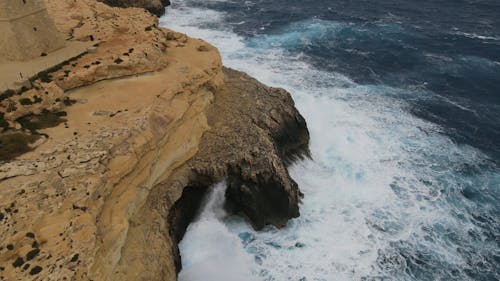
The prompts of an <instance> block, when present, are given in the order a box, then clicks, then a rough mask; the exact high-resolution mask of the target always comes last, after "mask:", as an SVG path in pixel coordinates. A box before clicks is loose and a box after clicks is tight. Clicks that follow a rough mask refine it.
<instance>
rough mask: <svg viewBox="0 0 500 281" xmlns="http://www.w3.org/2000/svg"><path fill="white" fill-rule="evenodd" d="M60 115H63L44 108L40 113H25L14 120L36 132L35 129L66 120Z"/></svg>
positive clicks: (52, 125) (51, 125)
mask: <svg viewBox="0 0 500 281" xmlns="http://www.w3.org/2000/svg"><path fill="white" fill-rule="evenodd" d="M62 116H64V115H63V114H61V113H59V112H57V113H54V112H50V111H48V110H44V111H43V112H42V114H38V115H34V114H30V115H26V116H23V117H20V118H18V119H17V120H16V121H17V122H19V124H21V126H22V127H23V128H24V129H27V130H30V131H31V132H32V133H36V131H37V130H40V129H45V128H50V127H54V126H57V125H59V124H60V123H62V122H64V121H66V120H64V119H62V118H61V117H62Z"/></svg>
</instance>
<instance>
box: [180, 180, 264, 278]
mask: <svg viewBox="0 0 500 281" xmlns="http://www.w3.org/2000/svg"><path fill="white" fill-rule="evenodd" d="M225 192H226V184H225V182H221V183H218V184H216V185H214V186H212V187H211V190H210V192H209V194H208V195H207V197H206V198H205V200H204V203H203V204H202V207H201V212H200V214H199V215H198V217H197V218H196V219H195V221H194V222H192V223H191V224H190V225H189V227H188V229H187V231H186V235H185V236H184V239H183V240H182V241H181V243H180V244H179V249H180V251H181V253H182V256H181V258H182V271H181V273H180V275H179V280H180V281H221V280H228V281H229V280H231V281H251V280H254V279H253V277H252V275H251V272H250V271H249V269H248V267H247V266H246V264H248V263H251V262H252V261H251V258H250V256H249V255H248V254H247V253H246V252H245V250H244V249H243V246H242V245H241V241H240V240H239V239H238V238H237V237H236V236H234V235H233V234H232V233H230V232H229V231H228V229H227V227H226V226H225V225H224V223H223V222H222V220H223V219H225V218H226V217H227V213H226V212H225V210H224V201H225Z"/></svg>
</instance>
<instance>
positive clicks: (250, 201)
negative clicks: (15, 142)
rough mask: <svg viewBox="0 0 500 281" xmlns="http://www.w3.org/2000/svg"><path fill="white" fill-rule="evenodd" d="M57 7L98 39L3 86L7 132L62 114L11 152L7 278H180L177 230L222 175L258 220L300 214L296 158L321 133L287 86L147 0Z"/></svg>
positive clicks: (55, 1)
mask: <svg viewBox="0 0 500 281" xmlns="http://www.w3.org/2000/svg"><path fill="white" fill-rule="evenodd" d="M47 7H48V11H49V14H51V15H52V16H53V17H54V21H55V23H56V26H57V27H58V28H59V29H60V30H61V31H62V32H66V33H67V34H69V35H71V36H72V38H73V39H72V40H94V41H95V42H96V45H95V46H94V49H93V50H91V51H90V52H88V53H87V54H84V55H83V56H81V57H78V58H75V59H74V60H71V61H69V62H67V63H66V64H64V65H61V66H60V67H58V68H55V69H51V70H50V71H47V72H46V73H43V74H41V77H38V78H37V79H36V80H34V81H33V88H32V89H31V90H27V91H25V92H22V93H20V94H19V95H17V94H15V95H12V96H10V95H7V96H5V99H4V100H2V105H4V104H5V106H9V105H10V104H13V103H14V107H15V108H17V109H15V110H11V111H8V110H7V109H6V108H5V107H3V110H5V111H4V112H3V113H4V114H5V118H6V119H7V121H8V123H9V124H10V125H9V126H8V129H6V130H7V133H8V132H10V131H11V130H17V132H18V133H19V132H23V133H26V130H27V128H26V127H25V125H26V124H31V125H32V124H33V123H36V122H39V121H40V119H44V118H45V117H42V116H41V115H40V114H41V113H44V114H45V113H46V114H49V113H50V114H52V111H55V110H57V111H58V112H64V115H61V116H62V118H63V120H62V122H53V123H51V124H50V126H40V127H36V128H35V129H36V131H37V133H38V134H40V135H41V136H43V138H41V139H39V140H37V141H36V143H30V144H29V146H30V147H31V148H32V149H33V150H31V151H29V152H26V151H24V150H23V153H24V154H22V155H20V156H18V157H17V158H15V159H12V160H10V161H6V162H3V163H0V225H1V226H2V227H0V237H1V238H2V241H1V242H0V279H3V280H30V279H37V280H175V277H176V273H177V272H178V271H179V270H180V258H181V257H180V255H179V252H178V248H177V243H178V242H179V241H180V239H182V236H183V235H184V232H185V229H186V227H187V226H188V224H189V222H190V221H191V220H192V218H193V216H194V215H195V214H196V212H197V209H198V207H199V205H200V202H201V198H202V197H203V195H204V194H205V192H206V190H207V188H208V187H209V186H210V185H211V184H213V183H216V182H218V181H221V180H223V179H226V181H227V183H228V191H227V202H228V208H229V209H230V210H232V211H234V212H236V213H239V214H241V215H243V216H245V217H247V218H248V219H249V221H250V222H251V223H252V224H253V225H254V226H255V227H256V228H257V229H259V228H261V227H263V226H264V225H266V224H272V225H275V226H278V227H280V226H283V225H284V224H285V223H286V222H287V220H288V219H290V218H293V217H296V216H298V215H299V202H300V199H301V193H300V191H299V189H298V187H297V184H296V183H295V182H294V181H293V179H291V177H290V176H289V174H288V172H287V169H286V165H287V164H289V163H290V162H291V161H293V160H294V159H297V158H300V157H303V156H307V155H308V150H307V147H308V142H309V135H308V131H307V127H306V124H305V121H304V119H303V118H302V117H301V115H300V114H299V113H298V111H297V110H296V109H295V107H294V103H293V100H292V98H291V97H290V95H289V94H288V93H287V92H286V91H284V90H282V89H276V88H269V87H267V86H265V85H262V84H261V83H259V82H258V81H256V80H255V79H253V78H251V77H249V76H247V75H246V74H244V73H241V72H238V71H235V70H231V69H227V68H224V67H223V66H222V63H221V59H220V56H219V54H218V52H217V50H216V49H215V48H214V47H212V46H211V45H209V44H207V43H206V42H204V41H202V40H197V39H192V38H189V37H187V36H185V35H183V34H179V33H176V32H173V31H170V30H167V29H161V28H158V27H157V19H156V18H155V17H153V16H151V15H150V14H147V13H145V12H144V11H143V10H141V9H117V8H110V7H108V6H106V5H104V4H102V3H97V2H94V1H92V0H80V1H76V2H73V1H64V0H47ZM84 19H86V20H84ZM82 23H84V24H82ZM91 35H92V36H91ZM118 58H120V60H119V61H117V59H118ZM98 61H99V63H96V62H98ZM118 62H119V63H118ZM46 79H50V81H47V80H46ZM35 96H37V97H38V99H37V98H35ZM21 97H25V98H29V99H30V100H31V101H36V100H39V99H40V98H42V99H43V100H42V101H40V102H37V103H35V104H33V103H31V104H26V105H23V104H21V102H20V98H21ZM65 101H66V102H65ZM11 109H12V107H11ZM58 116H59V115H58ZM26 120H27V121H26ZM26 122H28V123H26ZM16 128H17V129H16ZM2 145H3V144H2ZM0 149H1V147H0Z"/></svg>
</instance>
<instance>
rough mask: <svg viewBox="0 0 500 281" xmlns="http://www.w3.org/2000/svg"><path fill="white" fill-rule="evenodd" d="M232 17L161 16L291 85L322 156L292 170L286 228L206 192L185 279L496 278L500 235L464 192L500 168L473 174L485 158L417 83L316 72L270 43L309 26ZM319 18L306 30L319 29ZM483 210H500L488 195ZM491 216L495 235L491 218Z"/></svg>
mask: <svg viewBox="0 0 500 281" xmlns="http://www.w3.org/2000/svg"><path fill="white" fill-rule="evenodd" d="M224 16H225V15H224V14H223V13H220V12H217V11H213V10H201V9H198V8H193V7H189V6H188V5H187V4H185V2H182V1H180V0H179V1H176V3H174V5H173V6H172V7H171V8H169V9H168V12H167V15H166V16H165V17H163V18H162V19H161V24H162V25H163V26H166V27H169V28H172V29H174V30H176V31H181V32H186V33H187V34H189V35H190V36H193V37H200V38H202V39H204V40H207V41H208V42H210V43H212V44H214V45H216V46H217V47H218V48H219V50H220V51H221V54H222V57H223V61H224V64H225V65H227V66H229V67H233V68H235V69H238V70H242V71H245V72H247V73H249V74H250V75H252V76H254V77H256V78H257V79H259V80H261V81H262V82H264V83H266V84H269V85H272V86H279V87H284V88H285V89H287V90H289V91H290V92H291V93H292V95H293V97H294V99H295V101H296V105H297V107H298V108H299V110H300V112H301V113H302V114H303V115H304V117H305V118H306V120H307V123H308V127H309V130H310V133H311V150H312V155H313V160H311V161H304V162H301V163H297V164H295V165H294V166H292V167H291V175H292V177H293V178H294V179H295V180H296V181H297V182H298V184H299V186H300V188H301V190H302V191H303V192H304V194H305V198H304V202H303V204H302V205H301V216H300V217H299V218H297V219H294V220H292V221H290V223H289V224H288V225H287V227H285V228H284V229H281V230H276V229H274V228H267V229H265V230H264V231H260V232H256V231H254V230H252V229H251V227H250V226H249V225H248V224H246V223H245V222H244V221H243V220H242V219H240V218H236V217H233V216H226V215H222V216H221V215H217V212H219V211H220V210H219V211H214V206H215V205H214V204H213V202H212V201H209V203H208V204H207V205H206V206H207V207H205V209H204V211H203V213H202V215H201V216H200V219H199V220H198V221H196V222H195V223H193V224H192V225H191V226H190V227H189V229H188V231H187V233H186V236H185V237H184V239H183V241H182V243H181V247H180V249H181V255H182V261H183V268H184V270H183V271H182V272H181V280H254V279H252V278H255V280H277V281H281V280H360V279H364V278H366V279H365V280H373V279H375V278H379V277H383V278H387V279H389V280H451V279H454V280H472V279H474V278H472V277H471V276H473V274H472V273H471V271H474V274H478V275H477V276H478V278H477V279H484V280H488V279H490V277H491V278H498V276H499V275H498V272H496V271H497V269H496V268H495V265H496V264H497V263H496V262H495V261H494V260H493V259H495V256H497V257H498V256H500V255H499V252H498V245H497V242H496V241H495V238H491V233H490V234H488V232H486V231H484V226H482V225H481V224H478V221H477V217H475V215H474V214H475V213H474V210H477V208H478V207H477V205H476V203H475V202H473V201H471V200H469V199H470V198H469V199H468V198H466V197H464V192H465V191H464V190H468V189H469V190H475V191H477V190H479V191H480V192H481V191H484V192H498V189H489V187H491V186H499V185H500V175H499V174H498V173H494V172H491V173H467V172H466V171H468V170H469V169H470V170H478V169H481V167H482V166H481V165H483V164H484V163H485V161H487V160H486V157H485V156H484V155H483V154H482V153H481V152H479V151H478V150H476V149H473V148H471V147H469V146H466V145H458V144H456V143H454V142H453V141H451V140H450V139H449V138H448V137H446V136H445V135H443V134H442V133H441V132H442V128H440V127H439V126H437V125H435V124H432V123H430V122H427V121H424V120H421V119H419V118H417V117H415V116H414V115H412V114H410V113H409V105H408V104H407V103H406V100H407V97H408V96H411V97H412V98H418V95H422V93H421V92H420V91H411V90H408V89H398V88H393V87H389V86H384V85H382V84H377V85H360V84H357V83H354V82H353V81H352V80H350V79H349V78H348V77H346V76H344V75H341V74H339V73H335V72H325V71H320V70H317V69H315V68H314V67H313V66H311V65H310V64H308V63H307V62H306V60H305V59H304V57H303V55H301V54H299V55H293V56H292V55H290V53H288V52H287V51H286V48H284V47H283V46H282V45H279V44H278V45H276V46H274V45H273V44H272V42H299V41H300V40H301V38H299V37H297V36H299V35H300V31H291V32H289V33H286V34H274V35H272V36H273V37H274V38H271V39H270V38H269V37H266V36H257V37H253V38H251V39H247V38H243V37H240V36H238V35H236V34H234V33H232V32H231V23H226V22H225V21H224ZM314 24H316V23H313V25H309V26H308V28H312V29H315V28H317V29H315V30H313V31H312V32H319V33H321V28H322V26H321V24H318V25H317V26H316V27H315V26H314ZM309 32H310V31H309ZM297 34H299V35H297ZM294 36H295V37H294ZM280 40H281V41H280ZM222 190H223V188H222V187H220V186H219V187H217V188H216V189H215V193H214V195H212V198H214V197H213V196H222V195H221V194H222V193H221V192H223V191H222ZM492 190H493V191H492ZM217 194H218V195H217ZM485 196H486V195H485ZM492 196H493V197H492V198H495V196H498V194H493V195H492ZM216 201H217V200H216ZM210 202H212V203H210ZM217 202H220V200H219V201H217ZM489 204H490V205H489ZM216 205H217V204H216ZM481 208H484V210H491V212H492V213H493V214H494V213H495V212H497V210H498V209H497V207H496V206H495V201H493V202H490V203H488V201H487V200H486V201H485V203H484V204H482V205H481ZM486 213H488V212H486ZM476 215H477V216H483V213H480V212H479V213H476ZM482 220H485V221H486V224H488V223H489V224H492V226H491V228H492V229H493V230H492V231H493V233H494V234H493V237H495V236H494V235H497V234H498V224H497V222H496V221H495V220H494V218H493V220H491V217H488V216H485V217H483V218H482ZM488 220H490V221H488ZM495 231H496V232H495ZM488 235H490V236H488ZM217 272H226V273H225V274H228V275H227V276H221V275H219V276H217ZM193 276H195V277H193ZM207 276H210V278H209V277H207ZM228 276H229V277H228ZM216 277H218V278H219V279H217V278H216ZM492 280H493V279H492Z"/></svg>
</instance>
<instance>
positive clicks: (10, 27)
mask: <svg viewBox="0 0 500 281" xmlns="http://www.w3.org/2000/svg"><path fill="white" fill-rule="evenodd" d="M62 47H64V39H63V37H62V35H61V34H59V33H58V32H57V31H56V28H55V25H54V23H53V21H52V19H51V18H50V17H49V15H48V14H47V10H46V9H45V4H44V2H43V0H3V1H2V3H1V4H0V63H2V62H8V61H25V60H30V59H33V58H36V57H39V56H42V55H45V54H47V53H49V52H51V51H54V50H57V49H59V48H62Z"/></svg>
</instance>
